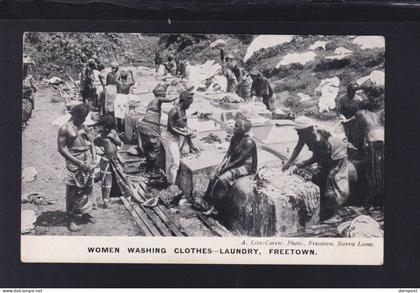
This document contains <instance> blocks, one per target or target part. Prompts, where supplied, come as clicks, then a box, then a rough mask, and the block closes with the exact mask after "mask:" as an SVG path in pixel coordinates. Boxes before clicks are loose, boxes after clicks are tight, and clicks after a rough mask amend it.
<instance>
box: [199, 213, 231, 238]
mask: <svg viewBox="0 0 420 293" xmlns="http://www.w3.org/2000/svg"><path fill="white" fill-rule="evenodd" d="M203 217H204V216H203ZM206 219H207V221H208V222H209V223H210V224H211V225H212V227H213V229H214V230H216V231H217V232H218V233H219V234H220V235H222V236H223V237H227V236H232V233H231V232H230V231H229V230H228V229H226V228H225V227H223V226H222V225H221V224H220V223H219V222H217V221H216V220H215V219H213V218H206Z"/></svg>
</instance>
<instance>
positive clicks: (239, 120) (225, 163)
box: [195, 113, 258, 214]
mask: <svg viewBox="0 0 420 293" xmlns="http://www.w3.org/2000/svg"><path fill="white" fill-rule="evenodd" d="M235 120H236V122H235V126H234V129H233V133H234V134H233V136H232V138H231V140H230V144H229V148H228V151H227V153H226V156H225V157H224V159H223V160H222V162H221V164H220V165H219V167H218V168H217V169H216V173H215V176H214V178H213V179H212V180H210V182H209V186H208V188H207V192H206V194H205V195H204V200H202V199H201V198H196V200H195V206H196V207H197V208H198V209H200V210H202V211H204V212H205V213H207V214H210V213H211V212H212V211H213V210H214V208H216V209H218V206H219V207H220V205H223V202H222V200H223V198H224V197H225V196H226V195H227V194H228V191H229V190H230V188H231V187H232V186H233V185H234V184H235V182H236V180H237V179H238V178H240V177H243V176H247V175H250V174H255V173H256V172H257V166H258V155H257V146H256V144H255V141H254V140H253V139H252V138H251V136H250V134H249V132H250V130H251V127H252V124H251V121H249V120H248V119H247V118H246V117H245V116H244V115H243V114H241V113H238V115H237V116H236V117H235Z"/></svg>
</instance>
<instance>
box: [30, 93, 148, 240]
mask: <svg viewBox="0 0 420 293" xmlns="http://www.w3.org/2000/svg"><path fill="white" fill-rule="evenodd" d="M57 95H58V93H57V91H56V90H54V89H53V88H52V87H45V88H41V89H40V90H39V91H38V92H37V93H35V107H36V109H35V111H34V112H33V117H32V119H30V120H29V125H28V126H27V128H26V129H25V130H24V131H23V136H22V168H26V167H30V166H32V167H35V168H36V170H37V172H38V176H37V179H36V180H34V181H32V182H23V183H22V196H24V195H25V194H27V193H33V192H39V193H41V194H44V195H46V196H48V198H49V199H50V200H52V201H56V204H54V205H48V206H37V205H34V204H22V209H31V210H34V211H35V213H36V216H37V222H36V228H35V229H34V230H33V231H32V232H31V234H33V235H45V234H48V235H92V236H95V235H125V236H131V235H139V233H140V231H139V229H138V227H137V226H136V224H135V223H134V221H133V220H132V217H131V216H130V215H129V214H128V212H127V211H126V210H125V208H124V206H123V205H121V204H119V203H115V204H113V205H112V206H111V208H110V209H107V210H105V209H102V208H101V207H100V203H101V189H100V186H99V183H96V184H95V186H94V189H93V193H94V196H95V197H96V199H97V202H98V209H97V210H94V211H93V214H94V215H95V217H96V219H97V223H95V224H90V223H89V224H82V225H81V228H82V229H81V231H80V232H76V233H74V232H70V231H69V230H68V229H67V227H66V224H67V222H66V214H65V188H66V186H65V184H64V181H63V178H64V158H63V157H62V156H61V155H60V154H59V153H58V152H57V142H56V140H57V131H58V127H57V126H54V125H52V122H53V121H54V120H55V119H56V118H57V117H59V116H61V115H64V114H65V112H64V103H62V102H60V103H51V97H53V96H57Z"/></svg>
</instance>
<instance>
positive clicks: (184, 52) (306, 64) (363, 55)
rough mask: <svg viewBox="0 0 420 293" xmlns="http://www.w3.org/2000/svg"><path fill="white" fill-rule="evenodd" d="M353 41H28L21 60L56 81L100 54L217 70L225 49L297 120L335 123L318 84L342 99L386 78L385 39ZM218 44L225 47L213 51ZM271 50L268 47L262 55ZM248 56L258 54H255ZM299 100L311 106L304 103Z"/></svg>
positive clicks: (144, 37)
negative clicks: (332, 85) (359, 85)
mask: <svg viewBox="0 0 420 293" xmlns="http://www.w3.org/2000/svg"><path fill="white" fill-rule="evenodd" d="M267 38H269V40H268V41H267ZM270 38H271V39H270ZM276 38H277V39H276ZM355 38H356V37H354V36H301V35H297V36H272V37H270V36H256V35H240V34H238V35H220V34H219V35H218V34H207V35H204V34H194V35H193V34H117V33H83V34H80V33H42V34H41V33H27V34H26V35H25V44H24V53H25V54H27V55H29V56H31V58H32V59H34V61H35V63H36V64H37V66H36V67H35V72H34V73H35V74H34V75H35V77H37V78H38V79H42V78H46V77H51V76H60V77H65V76H75V75H76V74H77V72H78V70H79V69H80V68H79V67H80V64H81V57H82V56H83V55H85V56H87V57H88V58H89V57H90V56H92V55H93V54H96V55H97V56H98V57H99V59H100V60H101V62H102V63H104V64H105V65H109V63H110V62H111V61H113V60H117V61H118V62H119V63H120V64H122V65H126V66H128V65H130V66H132V65H134V66H139V65H142V66H146V67H153V58H154V52H156V51H159V52H160V54H161V57H162V58H163V59H166V56H167V54H169V53H173V54H175V55H176V56H177V58H179V59H183V60H188V61H189V63H190V64H191V65H196V64H203V63H205V62H206V61H208V60H214V61H215V62H220V50H219V49H220V48H223V49H224V50H225V52H226V54H228V53H230V54H233V55H235V56H236V57H237V58H238V59H239V62H240V63H242V65H243V66H244V67H245V68H246V69H247V70H252V69H258V70H261V71H262V72H263V74H264V75H265V76H266V77H267V78H269V79H270V81H271V85H272V87H273V89H274V92H275V95H276V98H277V102H278V103H277V104H278V105H279V106H280V107H282V106H283V107H287V108H289V109H290V110H291V111H293V112H294V113H295V114H297V115H309V116H313V117H315V118H318V119H330V118H333V117H335V113H334V112H323V113H320V111H319V105H318V103H319V98H320V95H321V94H320V93H319V92H317V93H315V90H316V88H317V87H318V86H319V85H320V83H321V81H323V80H325V79H330V78H334V77H337V78H338V79H339V95H341V94H343V93H345V91H346V86H347V84H348V83H349V82H352V81H356V80H357V79H359V78H361V77H364V76H368V75H369V74H371V73H372V71H375V70H379V71H382V72H383V71H384V61H385V51H384V47H383V44H382V45H381V39H379V41H378V38H373V39H369V38H368V39H366V38H365V39H363V38H361V40H359V42H356V41H357V40H356V41H355ZM217 40H219V42H220V43H219V44H218V45H216V46H212V44H215V43H214V42H215V41H216V42H217ZM220 40H222V41H220ZM270 42H271V43H270ZM276 42H277V43H278V44H277V45H276ZM364 42H365V43H366V42H367V43H366V44H365V43H364ZM369 42H370V43H369ZM375 42H376V43H375ZM378 42H379V45H378ZM269 43H270V44H269ZM267 44H269V45H270V46H268V47H267V48H264V46H266V45H267ZM372 44H373V45H372ZM258 48H260V49H259V50H258ZM250 49H257V50H256V51H255V52H253V53H252V52H251V51H252V50H251V51H250ZM244 61H245V62H244ZM302 96H305V97H307V98H305V99H302ZM383 100H384V97H383V94H382V95H381V96H380V97H379V104H380V108H381V111H382V112H383V108H384V105H383V104H384V101H383Z"/></svg>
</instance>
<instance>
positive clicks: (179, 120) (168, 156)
mask: <svg viewBox="0 0 420 293" xmlns="http://www.w3.org/2000/svg"><path fill="white" fill-rule="evenodd" d="M193 95H194V94H193V93H192V92H190V91H185V92H182V93H181V94H180V96H179V102H178V104H176V105H175V107H173V108H172V109H171V110H170V111H169V113H168V128H167V131H166V132H165V133H164V134H163V137H162V138H163V146H164V148H165V170H166V178H167V181H168V183H169V184H170V185H171V186H173V185H175V181H176V177H177V175H178V169H179V164H180V153H181V151H182V149H183V147H184V146H189V150H190V152H193V153H199V150H198V149H197V148H196V147H195V146H194V145H193V143H192V141H191V136H192V135H193V134H194V133H193V131H191V129H189V128H188V125H187V114H186V110H187V109H188V108H189V107H190V106H191V104H192V102H193Z"/></svg>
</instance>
